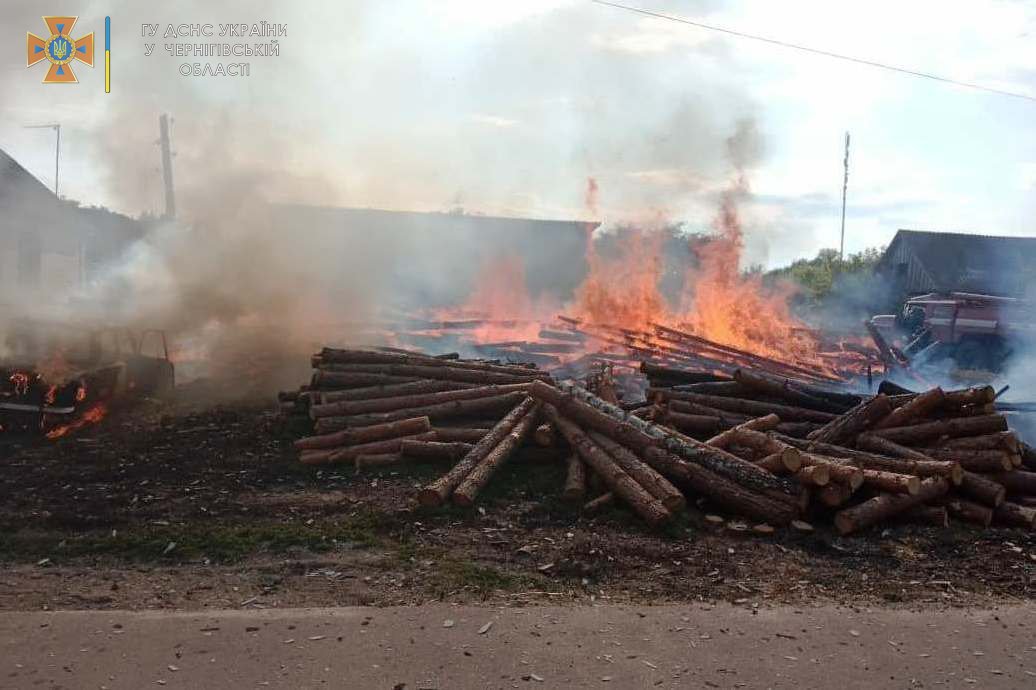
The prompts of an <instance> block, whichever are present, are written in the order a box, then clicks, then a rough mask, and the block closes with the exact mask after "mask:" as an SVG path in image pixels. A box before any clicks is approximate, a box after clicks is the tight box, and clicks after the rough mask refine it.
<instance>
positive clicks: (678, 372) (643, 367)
mask: <svg viewBox="0 0 1036 690" xmlns="http://www.w3.org/2000/svg"><path fill="white" fill-rule="evenodd" d="M640 373H642V374H644V376H646V377H648V378H649V379H655V378H658V379H666V380H669V381H674V382H678V383H706V382H710V381H729V380H730V377H729V376H726V375H724V374H715V373H712V372H706V371H691V370H688V369H677V368H674V367H667V366H663V365H661V364H655V363H653V362H641V363H640Z"/></svg>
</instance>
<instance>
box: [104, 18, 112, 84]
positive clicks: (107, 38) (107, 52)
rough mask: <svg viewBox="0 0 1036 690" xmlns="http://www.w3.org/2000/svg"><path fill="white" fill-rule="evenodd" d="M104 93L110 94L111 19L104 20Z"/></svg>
mask: <svg viewBox="0 0 1036 690" xmlns="http://www.w3.org/2000/svg"><path fill="white" fill-rule="evenodd" d="M104 92H105V93H111V92H112V18H111V17H105V18H104Z"/></svg>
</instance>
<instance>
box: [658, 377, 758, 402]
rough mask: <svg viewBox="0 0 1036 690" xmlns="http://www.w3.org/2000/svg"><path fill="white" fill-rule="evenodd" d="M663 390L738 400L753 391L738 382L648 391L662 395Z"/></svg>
mask: <svg viewBox="0 0 1036 690" xmlns="http://www.w3.org/2000/svg"><path fill="white" fill-rule="evenodd" d="M662 390H670V391H672V392H674V393H699V394H701V395H720V396H723V397H729V398H736V397H743V396H748V395H751V394H752V391H750V390H748V389H747V388H744V387H743V386H742V385H741V384H740V383H738V382H737V381H706V382H703V383H685V384H680V385H677V386H671V387H670V388H668V389H659V390H657V391H656V390H654V389H653V388H649V389H648V395H649V396H650V395H651V394H652V393H657V394H661V391H662Z"/></svg>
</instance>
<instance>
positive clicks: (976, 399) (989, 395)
mask: <svg viewBox="0 0 1036 690" xmlns="http://www.w3.org/2000/svg"><path fill="white" fill-rule="evenodd" d="M995 401H996V389H994V388H993V387H992V386H977V387H975V388H964V389H962V390H956V391H947V392H946V400H945V405H946V406H951V405H955V406H957V407H962V406H964V405H988V404H989V403H991V402H995Z"/></svg>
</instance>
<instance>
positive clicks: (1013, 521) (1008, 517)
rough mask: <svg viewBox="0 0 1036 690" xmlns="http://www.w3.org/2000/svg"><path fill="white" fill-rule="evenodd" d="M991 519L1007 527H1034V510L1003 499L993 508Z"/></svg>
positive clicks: (1035, 524)
mask: <svg viewBox="0 0 1036 690" xmlns="http://www.w3.org/2000/svg"><path fill="white" fill-rule="evenodd" d="M993 521H994V522H997V523H1000V524H1002V525H1007V526H1008V527H1021V528H1022V529H1028V530H1031V529H1033V527H1036V510H1034V509H1033V508H1026V507H1024V506H1020V505H1018V504H1017V503H1010V502H1008V501H1004V502H1003V503H1001V504H1000V505H998V506H997V507H996V508H995V509H994V510H993Z"/></svg>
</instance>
